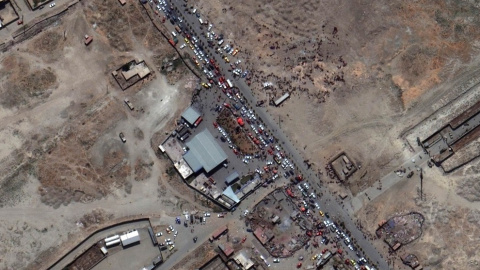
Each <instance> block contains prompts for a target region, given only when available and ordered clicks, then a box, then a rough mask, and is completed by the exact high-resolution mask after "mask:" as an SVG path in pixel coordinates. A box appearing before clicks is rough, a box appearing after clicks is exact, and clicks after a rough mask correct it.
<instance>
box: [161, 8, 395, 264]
mask: <svg viewBox="0 0 480 270" xmlns="http://www.w3.org/2000/svg"><path fill="white" fill-rule="evenodd" d="M167 3H168V4H167V5H166V6H167V12H169V13H170V14H171V15H174V16H175V17H177V18H181V20H182V23H181V25H182V26H183V29H184V30H185V29H186V27H185V25H187V24H188V25H189V26H190V27H189V29H188V31H189V32H190V33H191V34H192V36H195V37H197V38H198V42H197V44H198V43H200V44H204V50H205V51H206V52H207V53H208V55H209V57H210V58H214V59H215V62H216V63H217V64H218V65H219V67H220V70H221V71H222V73H223V74H224V75H225V78H226V79H230V80H231V81H233V82H234V84H235V86H236V87H237V88H238V89H239V90H240V92H241V93H242V95H243V97H244V98H245V99H246V100H247V101H248V102H249V103H250V104H256V102H257V101H256V98H255V97H254V96H253V94H252V90H251V89H250V88H249V86H248V85H247V84H246V81H245V80H244V79H242V78H240V77H239V76H237V77H236V78H235V77H234V76H233V75H232V74H231V73H230V72H228V70H229V69H230V66H229V64H228V63H226V62H225V61H224V60H223V59H222V58H221V55H220V54H217V53H215V52H214V49H213V48H210V47H208V45H207V44H208V41H207V38H206V36H205V34H204V32H206V27H205V26H202V25H200V22H199V19H198V17H197V16H196V15H195V14H189V13H188V12H187V11H185V12H182V13H180V14H179V12H181V11H183V10H187V9H189V7H185V6H183V5H184V3H185V2H184V1H167ZM170 7H171V8H170ZM175 9H176V10H177V11H175ZM197 12H198V11H197ZM172 17H173V16H172ZM204 19H206V18H204ZM176 23H178V20H177V21H176ZM211 23H214V22H211ZM169 24H170V23H166V26H167V27H168V28H169V29H174V25H169ZM254 109H255V112H256V113H257V114H258V116H259V117H260V118H261V119H262V120H263V121H264V122H265V124H266V125H267V126H268V127H269V128H270V129H271V130H272V131H273V132H274V133H275V137H276V138H278V141H279V142H280V143H281V144H282V147H283V148H284V150H285V151H286V152H288V153H289V154H290V156H291V158H292V159H293V160H295V161H296V162H295V163H296V165H297V167H298V170H299V172H300V173H302V174H303V175H304V178H305V179H307V181H308V182H309V184H310V185H311V186H318V187H319V188H320V190H321V191H322V193H323V194H324V195H323V196H322V197H321V198H320V202H321V205H322V207H323V208H324V209H325V210H326V212H328V213H329V214H330V217H331V218H332V219H333V220H337V221H339V220H341V221H343V222H344V224H345V228H346V229H347V230H349V231H350V232H351V234H352V237H353V238H355V239H356V241H357V245H358V246H359V247H361V248H362V249H363V251H364V252H365V254H366V256H367V258H369V259H370V260H371V262H373V263H374V264H376V265H377V266H378V267H379V269H389V266H388V264H387V262H386V261H385V260H384V259H383V257H382V256H381V255H380V253H379V252H378V251H377V250H376V249H375V247H374V246H373V245H372V243H370V242H369V241H368V240H367V239H366V238H365V236H364V234H363V233H362V232H361V231H360V230H359V229H358V228H357V227H356V226H355V223H354V221H353V220H352V218H351V216H350V215H349V213H348V212H347V211H346V210H345V209H343V208H342V206H341V205H340V203H339V202H338V201H337V199H336V196H334V195H333V194H331V193H330V191H329V190H328V189H327V188H325V187H322V186H321V185H320V183H321V182H320V179H319V178H318V177H317V176H316V175H315V173H314V172H313V171H312V170H310V169H309V168H307V166H306V165H305V164H304V163H303V162H302V161H303V160H304V158H303V157H302V156H301V154H300V152H299V151H297V149H296V148H295V147H294V146H293V144H292V143H291V141H290V140H289V139H288V138H287V137H286V135H285V134H284V133H283V132H282V130H281V128H280V127H279V126H278V125H277V123H276V122H275V121H273V120H272V118H271V116H270V115H269V114H268V113H267V112H266V109H265V108H264V107H256V108H254ZM263 195H264V194H263V193H257V194H256V195H254V194H252V195H250V196H251V197H255V196H263ZM249 199H250V198H249ZM247 201H255V202H258V201H259V200H257V199H255V198H252V200H247ZM242 204H243V205H242V207H245V208H248V207H252V206H253V204H252V205H247V204H246V202H245V201H244V202H242ZM236 216H237V215H234V216H232V217H236ZM225 221H227V220H225ZM162 269H167V268H165V267H162Z"/></svg>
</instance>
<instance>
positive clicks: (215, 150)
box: [183, 129, 227, 173]
mask: <svg viewBox="0 0 480 270" xmlns="http://www.w3.org/2000/svg"><path fill="white" fill-rule="evenodd" d="M186 145H187V147H188V148H189V150H188V152H187V153H185V155H183V159H184V160H185V161H186V162H187V164H188V166H190V168H191V169H192V171H193V172H195V173H197V172H199V171H200V170H201V169H203V170H205V172H206V173H209V172H211V171H212V170H213V169H215V168H217V167H218V166H219V165H221V164H222V163H223V162H224V161H225V160H227V154H225V152H224V151H223V150H222V148H220V146H219V145H218V143H217V142H216V141H215V138H214V137H213V136H212V134H211V133H210V131H208V130H207V129H204V130H203V131H201V132H200V133H198V134H197V135H195V137H193V139H191V140H190V141H189V142H187V143H186Z"/></svg>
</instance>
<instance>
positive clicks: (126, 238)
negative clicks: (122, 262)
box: [120, 230, 140, 247]
mask: <svg viewBox="0 0 480 270" xmlns="http://www.w3.org/2000/svg"><path fill="white" fill-rule="evenodd" d="M120 240H121V241H122V246H123V247H126V246H129V245H132V244H136V243H138V242H140V235H139V234H138V231H137V230H132V231H129V232H127V233H126V234H124V235H122V236H120Z"/></svg>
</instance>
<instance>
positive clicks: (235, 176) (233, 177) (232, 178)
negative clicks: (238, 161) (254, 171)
mask: <svg viewBox="0 0 480 270" xmlns="http://www.w3.org/2000/svg"><path fill="white" fill-rule="evenodd" d="M238 178H240V175H238V173H237V172H233V173H232V174H230V175H229V176H227V178H226V179H225V184H227V185H228V186H230V185H231V184H233V183H235V182H236V181H237V180H238Z"/></svg>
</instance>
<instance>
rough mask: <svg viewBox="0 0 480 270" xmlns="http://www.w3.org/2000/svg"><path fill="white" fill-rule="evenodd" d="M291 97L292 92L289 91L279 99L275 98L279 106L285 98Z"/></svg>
mask: <svg viewBox="0 0 480 270" xmlns="http://www.w3.org/2000/svg"><path fill="white" fill-rule="evenodd" d="M289 97H290V94H289V93H286V94H285V95H283V96H281V97H280V98H279V99H277V100H275V102H274V103H275V106H279V105H280V104H282V103H283V102H284V101H285V100H287V98H289Z"/></svg>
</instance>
